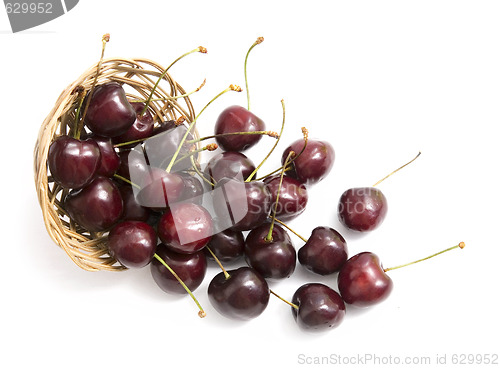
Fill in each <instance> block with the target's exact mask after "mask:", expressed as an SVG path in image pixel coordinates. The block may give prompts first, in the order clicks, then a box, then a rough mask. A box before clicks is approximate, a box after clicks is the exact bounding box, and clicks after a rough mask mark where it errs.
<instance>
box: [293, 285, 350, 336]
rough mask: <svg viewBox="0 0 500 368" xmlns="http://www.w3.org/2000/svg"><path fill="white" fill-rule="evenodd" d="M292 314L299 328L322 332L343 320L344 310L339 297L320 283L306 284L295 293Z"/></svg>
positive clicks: (342, 302) (343, 304)
mask: <svg viewBox="0 0 500 368" xmlns="http://www.w3.org/2000/svg"><path fill="white" fill-rule="evenodd" d="M292 303H293V304H294V305H295V306H296V307H293V306H292V314H293V317H294V318H295V321H296V322H297V324H298V325H299V327H300V328H302V329H304V330H308V331H324V330H330V329H332V328H335V327H337V326H338V325H339V324H340V323H341V322H342V321H343V319H344V316H345V313H346V308H345V303H344V301H343V300H342V298H341V297H340V295H339V294H338V293H337V292H336V291H335V290H333V289H331V288H330V287H328V286H326V285H324V284H320V283H308V284H305V285H302V286H301V287H299V288H298V289H297V291H295V293H294V294H293V297H292Z"/></svg>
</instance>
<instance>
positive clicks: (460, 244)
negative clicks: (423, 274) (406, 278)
mask: <svg viewBox="0 0 500 368" xmlns="http://www.w3.org/2000/svg"><path fill="white" fill-rule="evenodd" d="M456 248H460V249H464V248H465V243H464V242H460V243H459V244H457V245H455V246H453V247H450V248H447V249H445V250H442V251H441V252H437V253H435V254H433V255H430V256H428V257H425V258H422V259H419V260H417V261H413V262H410V263H405V264H403V265H400V266H396V267H389V268H384V272H387V271H391V270H397V269H398V268H403V267H406V266H410V265H412V264H415V263H419V262H422V261H425V260H427V259H429V258H432V257H435V256H438V255H440V254H443V253H445V252H449V251H450V250H453V249H456Z"/></svg>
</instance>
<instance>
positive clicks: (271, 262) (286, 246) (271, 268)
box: [245, 223, 297, 280]
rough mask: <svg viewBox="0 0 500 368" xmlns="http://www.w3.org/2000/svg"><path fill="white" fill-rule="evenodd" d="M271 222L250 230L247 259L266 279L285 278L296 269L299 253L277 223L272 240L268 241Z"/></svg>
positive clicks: (246, 251)
mask: <svg viewBox="0 0 500 368" xmlns="http://www.w3.org/2000/svg"><path fill="white" fill-rule="evenodd" d="M270 226H271V224H269V223H266V224H263V225H260V226H259V227H257V228H255V229H253V230H252V231H250V232H249V233H248V235H247V238H246V239H245V260H246V261H247V263H248V265H249V266H250V267H252V268H253V269H255V270H256V271H257V272H258V273H259V274H261V275H262V276H263V277H265V278H266V279H275V280H279V279H284V278H287V277H290V275H291V274H292V273H293V271H294V270H295V264H296V263H297V253H296V251H295V248H294V247H293V244H292V240H291V239H290V236H289V235H288V233H287V232H286V231H285V229H283V228H282V227H281V226H279V225H277V224H275V225H274V227H273V231H272V240H270V241H267V239H266V237H267V235H268V233H269V229H270Z"/></svg>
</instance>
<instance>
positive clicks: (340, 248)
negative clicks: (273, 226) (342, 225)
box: [298, 226, 347, 275]
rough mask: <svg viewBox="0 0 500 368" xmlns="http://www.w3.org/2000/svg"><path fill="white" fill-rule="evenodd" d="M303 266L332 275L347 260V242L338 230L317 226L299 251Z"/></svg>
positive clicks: (315, 271) (312, 270) (318, 272)
mask: <svg viewBox="0 0 500 368" xmlns="http://www.w3.org/2000/svg"><path fill="white" fill-rule="evenodd" d="M298 259H299V262H300V264H301V265H302V266H304V267H305V268H306V269H308V270H309V271H311V272H314V273H317V274H319V275H331V274H332V273H335V272H337V271H338V270H340V268H341V267H342V266H343V265H344V263H345V262H346V261H347V244H346V241H345V239H344V238H343V237H342V235H340V234H339V233H338V232H337V231H336V230H334V229H332V228H330V227H326V226H318V227H316V228H315V229H314V230H313V231H312V233H311V236H310V237H309V239H308V240H307V242H306V244H304V245H303V246H302V247H301V248H300V249H299V251H298Z"/></svg>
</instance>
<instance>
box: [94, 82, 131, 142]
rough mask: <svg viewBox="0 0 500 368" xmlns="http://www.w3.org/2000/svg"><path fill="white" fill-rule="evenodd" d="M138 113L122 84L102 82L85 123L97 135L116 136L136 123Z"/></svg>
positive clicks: (95, 92)
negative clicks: (129, 100)
mask: <svg viewBox="0 0 500 368" xmlns="http://www.w3.org/2000/svg"><path fill="white" fill-rule="evenodd" d="M135 118H136V113H135V110H134V108H133V107H132V105H131V104H130V102H128V100H127V95H126V93H125V90H124V89H123V88H122V86H121V85H120V84H119V83H117V82H109V83H105V84H101V85H99V86H97V87H96V88H95V89H94V93H93V95H92V99H91V101H90V103H89V107H88V110H87V115H86V116H85V124H86V125H87V127H88V128H89V129H90V130H91V131H92V132H94V133H95V134H97V135H101V136H104V137H116V136H118V135H120V134H123V133H125V132H126V131H127V130H128V129H129V128H130V127H131V126H132V124H134V121H135Z"/></svg>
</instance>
